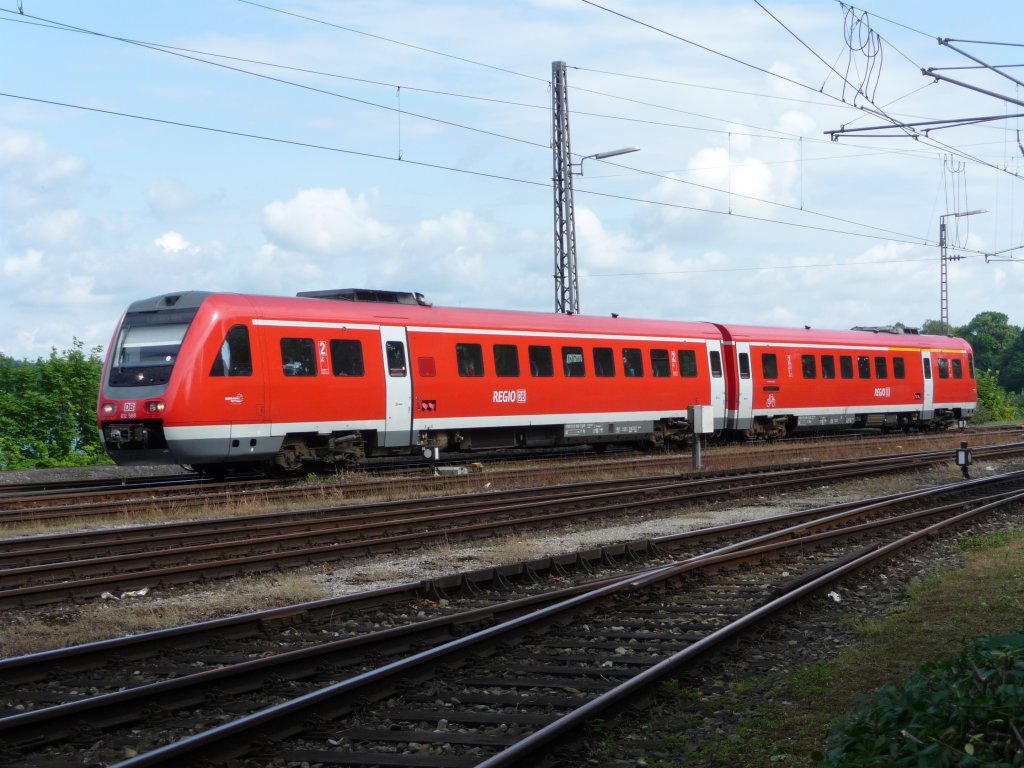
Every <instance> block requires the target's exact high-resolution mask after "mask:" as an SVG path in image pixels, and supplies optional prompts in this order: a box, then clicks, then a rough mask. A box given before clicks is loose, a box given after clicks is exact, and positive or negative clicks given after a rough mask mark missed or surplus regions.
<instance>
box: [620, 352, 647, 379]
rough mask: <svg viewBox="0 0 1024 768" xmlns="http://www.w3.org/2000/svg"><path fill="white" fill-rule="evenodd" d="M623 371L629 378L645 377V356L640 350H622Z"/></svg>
mask: <svg viewBox="0 0 1024 768" xmlns="http://www.w3.org/2000/svg"><path fill="white" fill-rule="evenodd" d="M622 370H623V372H624V373H625V375H626V376H627V377H630V376H643V375H644V355H643V353H642V352H641V351H640V350H639V349H628V348H627V349H623V350H622Z"/></svg>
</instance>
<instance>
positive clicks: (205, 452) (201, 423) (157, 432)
mask: <svg viewBox="0 0 1024 768" xmlns="http://www.w3.org/2000/svg"><path fill="white" fill-rule="evenodd" d="M218 298H219V301H218ZM239 301H241V302H243V303H245V302H246V300H245V299H244V297H228V296H223V295H221V296H219V297H217V296H215V295H214V294H210V293H206V292H200V291H187V292H183V293H174V294H164V295H162V296H155V297H153V298H149V299H143V300H141V301H136V302H134V303H133V304H132V305H131V306H129V307H128V310H127V311H126V312H125V314H124V317H123V318H122V319H121V322H120V324H119V325H118V327H117V330H116V331H115V332H114V336H113V339H112V340H111V344H110V348H109V350H108V352H107V359H106V363H105V365H104V368H103V379H102V381H101V384H100V394H99V401H98V403H97V410H98V425H99V429H100V432H101V434H102V437H103V442H104V446H105V448H106V450H107V453H108V454H109V455H110V457H111V458H112V459H113V460H114V461H115V462H116V463H117V464H120V465H133V464H134V465H139V464H182V465H186V466H192V467H194V468H196V469H200V470H202V469H206V468H217V471H218V472H220V470H221V468H222V467H223V466H224V464H225V463H226V462H231V461H235V462H238V461H239V460H244V461H246V462H248V463H252V464H256V463H258V462H257V461H256V456H254V455H253V454H254V453H255V442H256V441H255V440H253V439H247V440H246V441H245V443H246V445H245V447H246V448H247V449H248V450H247V451H245V452H241V453H242V454H243V455H236V456H232V455H230V454H231V446H232V444H233V443H232V442H231V440H232V430H233V429H234V430H239V429H240V427H241V425H239V424H232V421H238V419H237V418H235V419H230V418H225V416H224V414H223V413H221V412H222V411H223V410H224V408H225V403H239V404H240V405H239V406H237V407H238V408H244V407H246V406H251V405H252V404H253V403H254V402H258V401H259V387H261V385H260V384H259V383H256V382H253V381H252V377H251V376H249V377H242V378H238V377H231V378H228V377H229V376H230V375H231V374H232V373H235V374H237V373H239V372H241V373H246V372H248V373H250V374H251V372H252V370H251V369H252V357H251V354H252V353H251V351H250V347H249V332H248V326H247V324H246V321H245V320H244V319H243V320H241V324H235V323H237V322H238V318H240V317H242V318H244V317H245V314H246V313H245V312H244V311H243V312H239V308H238V307H236V306H234V304H236V303H237V302H239ZM249 315H250V316H251V312H250V313H249ZM207 347H209V348H210V349H206V348H207ZM206 369H210V370H209V371H207V370H206ZM205 373H209V376H205V375H203V374H205ZM207 379H209V380H211V381H215V382H224V386H222V387H220V388H221V389H224V392H223V393H221V392H219V390H218V391H217V392H214V391H213V389H214V388H211V387H210V386H209V385H208V384H204V383H203V382H204V381H206V380H207ZM247 382H248V383H247ZM253 386H256V387H257V390H256V392H255V393H252V392H248V391H247V390H246V389H245V388H246V387H249V388H252V387H253ZM225 387H226V389H225ZM228 390H230V391H228ZM214 395H221V396H222V398H223V401H222V400H221V399H218V398H216V397H214ZM249 415H252V416H257V415H258V414H249ZM254 420H255V419H246V420H245V421H248V422H250V423H249V424H247V425H246V428H247V429H248V430H249V431H252V428H253V425H252V424H251V422H252V421H254ZM257 431H258V429H257ZM236 437H240V436H236ZM236 442H237V443H239V446H241V442H242V441H241V440H236ZM250 443H252V444H250ZM261 448H262V446H261ZM268 450H269V451H270V452H271V453H272V452H273V450H272V447H270V448H268Z"/></svg>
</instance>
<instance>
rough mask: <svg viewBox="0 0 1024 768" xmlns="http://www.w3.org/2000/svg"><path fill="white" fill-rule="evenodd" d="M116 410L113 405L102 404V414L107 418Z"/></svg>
mask: <svg viewBox="0 0 1024 768" xmlns="http://www.w3.org/2000/svg"><path fill="white" fill-rule="evenodd" d="M116 410H117V406H116V405H114V404H113V403H104V404H103V413H104V414H105V415H107V416H109V415H110V414H112V413H114V412H115V411H116Z"/></svg>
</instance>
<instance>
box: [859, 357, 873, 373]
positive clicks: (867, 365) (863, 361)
mask: <svg viewBox="0 0 1024 768" xmlns="http://www.w3.org/2000/svg"><path fill="white" fill-rule="evenodd" d="M857 378H858V379H870V378H871V358H870V357H868V356H867V355H858V356H857Z"/></svg>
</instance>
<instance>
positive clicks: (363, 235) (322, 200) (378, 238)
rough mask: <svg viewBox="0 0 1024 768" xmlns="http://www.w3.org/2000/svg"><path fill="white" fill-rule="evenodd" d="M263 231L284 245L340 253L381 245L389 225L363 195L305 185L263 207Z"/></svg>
mask: <svg viewBox="0 0 1024 768" xmlns="http://www.w3.org/2000/svg"><path fill="white" fill-rule="evenodd" d="M263 231H264V232H265V233H266V235H267V237H268V238H269V239H270V241H271V242H272V243H274V244H275V245H278V246H280V247H281V248H284V249H287V250H292V251H301V252H304V253H311V254H319V255H323V256H326V255H339V254H341V253H346V252H350V251H355V250H357V249H365V248H376V247H379V246H380V245H382V244H383V243H384V241H385V240H387V239H388V238H389V236H390V234H391V233H390V231H389V230H388V228H387V227H386V226H385V225H384V224H382V223H381V222H380V221H378V220H377V219H375V218H373V216H372V215H371V213H370V204H369V202H368V201H367V199H366V198H365V197H364V196H363V195H359V196H358V197H356V198H355V199H353V198H351V197H349V194H348V192H346V191H345V190H344V189H303V190H299V192H298V193H297V194H296V195H295V196H294V197H293V198H292V199H291V200H288V201H286V202H281V201H275V202H273V203H270V204H269V205H267V206H266V207H265V208H264V209H263Z"/></svg>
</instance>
